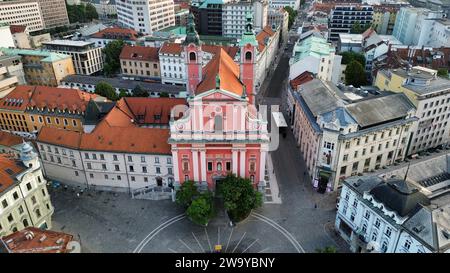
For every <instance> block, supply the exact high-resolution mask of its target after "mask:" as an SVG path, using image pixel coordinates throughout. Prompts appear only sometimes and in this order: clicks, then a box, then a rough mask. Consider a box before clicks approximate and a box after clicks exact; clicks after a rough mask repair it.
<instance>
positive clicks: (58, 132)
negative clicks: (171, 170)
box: [37, 97, 186, 154]
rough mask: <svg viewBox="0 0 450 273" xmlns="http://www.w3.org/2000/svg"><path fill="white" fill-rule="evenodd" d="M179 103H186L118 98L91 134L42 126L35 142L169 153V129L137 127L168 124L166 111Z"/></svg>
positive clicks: (165, 99) (160, 99) (77, 147)
mask: <svg viewBox="0 0 450 273" xmlns="http://www.w3.org/2000/svg"><path fill="white" fill-rule="evenodd" d="M179 104H186V100H185V99H174V98H132V97H130V98H122V99H121V100H119V101H118V102H117V103H116V105H115V106H114V108H113V109H112V110H111V111H110V112H109V113H108V114H107V115H106V116H105V118H104V119H103V120H102V121H101V122H100V123H99V124H98V125H97V126H96V127H95V129H94V130H93V131H92V132H91V133H77V132H70V131H66V130H63V129H57V128H49V127H43V128H42V129H41V131H40V132H39V135H38V138H37V141H38V142H44V143H49V144H54V145H59V146H65V147H68V148H73V149H82V150H92V151H115V152H128V153H153V154H171V149H170V145H169V144H168V143H167V139H168V138H169V129H160V128H145V127H139V125H149V124H162V125H168V123H169V115H170V110H171V109H172V108H173V107H174V106H175V105H179ZM157 115H159V116H160V119H157V117H155V116H157Z"/></svg>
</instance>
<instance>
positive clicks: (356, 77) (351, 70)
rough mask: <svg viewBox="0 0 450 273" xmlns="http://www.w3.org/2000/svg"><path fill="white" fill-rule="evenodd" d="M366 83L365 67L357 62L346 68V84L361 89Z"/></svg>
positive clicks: (352, 62)
mask: <svg viewBox="0 0 450 273" xmlns="http://www.w3.org/2000/svg"><path fill="white" fill-rule="evenodd" d="M366 82H367V80H366V72H365V71H364V67H363V66H362V65H361V64H360V63H359V62H358V61H356V60H353V61H351V62H350V63H349V64H348V65H347V67H346V68H345V84H347V85H353V86H354V87H360V86H361V85H365V84H366Z"/></svg>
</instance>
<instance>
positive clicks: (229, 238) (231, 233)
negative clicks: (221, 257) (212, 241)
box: [224, 228, 234, 253]
mask: <svg viewBox="0 0 450 273" xmlns="http://www.w3.org/2000/svg"><path fill="white" fill-rule="evenodd" d="M233 230H234V228H231V232H230V237H228V242H227V247H225V251H224V252H225V253H226V252H227V249H228V245H229V244H230V240H231V236H232V235H233Z"/></svg>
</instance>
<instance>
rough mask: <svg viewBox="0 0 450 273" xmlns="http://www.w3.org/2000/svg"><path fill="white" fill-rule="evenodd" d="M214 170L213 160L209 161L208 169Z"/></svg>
mask: <svg viewBox="0 0 450 273" xmlns="http://www.w3.org/2000/svg"><path fill="white" fill-rule="evenodd" d="M212 170H213V163H212V162H211V161H208V171H210V172H211V171H212Z"/></svg>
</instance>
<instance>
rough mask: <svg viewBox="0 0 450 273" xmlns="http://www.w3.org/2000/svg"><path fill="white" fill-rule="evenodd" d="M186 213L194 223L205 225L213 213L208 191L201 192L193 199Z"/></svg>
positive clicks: (210, 196) (211, 200)
mask: <svg viewBox="0 0 450 273" xmlns="http://www.w3.org/2000/svg"><path fill="white" fill-rule="evenodd" d="M186 214H187V216H188V217H189V219H191V220H192V221H193V222H194V223H196V224H199V225H203V226H205V225H207V224H208V222H209V220H211V218H212V217H213V215H214V210H213V198H212V195H211V193H210V192H205V193H202V194H200V195H199V196H198V198H196V199H194V200H193V201H192V203H191V205H190V206H189V207H188V209H187V210H186Z"/></svg>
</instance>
